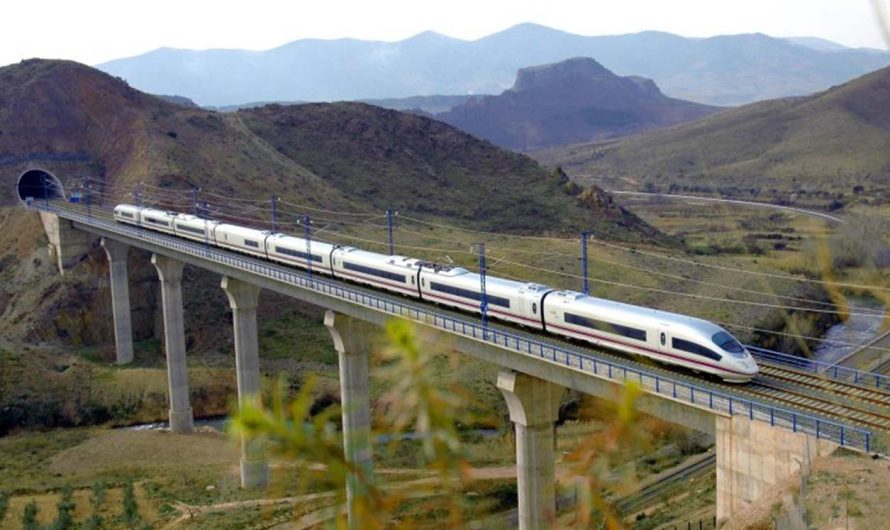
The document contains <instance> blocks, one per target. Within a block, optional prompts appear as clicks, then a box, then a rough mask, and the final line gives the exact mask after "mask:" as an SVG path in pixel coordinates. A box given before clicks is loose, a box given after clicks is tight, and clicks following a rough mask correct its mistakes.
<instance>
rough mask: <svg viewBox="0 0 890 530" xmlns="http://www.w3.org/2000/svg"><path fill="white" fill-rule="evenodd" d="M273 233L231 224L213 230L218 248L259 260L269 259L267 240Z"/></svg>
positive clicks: (217, 226) (219, 225)
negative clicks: (255, 257)
mask: <svg viewBox="0 0 890 530" xmlns="http://www.w3.org/2000/svg"><path fill="white" fill-rule="evenodd" d="M271 235H272V232H270V231H268V230H256V229H253V228H247V227H244V226H238V225H233V224H229V223H220V224H218V225H216V227H215V228H214V230H213V241H214V242H215V243H216V245H217V246H218V247H221V248H227V249H231V250H236V251H238V252H243V253H245V254H250V255H251V256H257V257H259V258H264V259H265V258H268V257H269V256H268V254H267V253H266V240H267V239H268V238H269V236H271Z"/></svg>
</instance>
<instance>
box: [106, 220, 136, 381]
mask: <svg viewBox="0 0 890 530" xmlns="http://www.w3.org/2000/svg"><path fill="white" fill-rule="evenodd" d="M101 244H102V248H104V249H105V254H106V255H107V256H108V274H109V275H110V277H111V312H112V314H113V316H114V346H115V350H116V351H117V364H129V363H131V362H133V325H132V323H131V319H130V285H129V283H130V280H129V277H128V275H127V254H128V253H129V251H130V246H129V245H125V244H123V243H121V242H119V241H115V240H113V239H107V238H104V237H103V238H102V241H101Z"/></svg>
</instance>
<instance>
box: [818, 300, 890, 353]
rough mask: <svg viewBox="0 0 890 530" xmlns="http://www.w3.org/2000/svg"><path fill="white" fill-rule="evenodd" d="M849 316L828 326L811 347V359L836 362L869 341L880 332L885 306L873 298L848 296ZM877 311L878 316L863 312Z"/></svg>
mask: <svg viewBox="0 0 890 530" xmlns="http://www.w3.org/2000/svg"><path fill="white" fill-rule="evenodd" d="M847 302H848V303H849V304H850V313H854V314H851V315H850V318H848V319H847V320H846V322H840V323H838V324H835V325H833V326H831V327H830V328H828V330H827V331H826V332H825V334H824V335H823V336H822V338H823V339H825V340H824V341H823V342H820V343H818V344H817V345H816V347H815V348H814V349H813V359H814V360H817V361H822V362H826V363H834V362H837V360H838V359H840V358H842V357H844V356H845V355H847V354H848V353H850V352H852V351H853V350H855V349H857V348H858V347H859V345H860V344H864V343H866V342H869V341H871V340H872V339H874V338H875V337H877V336H878V334H879V333H880V332H881V324H882V323H883V321H884V314H885V308H884V306H883V305H882V304H881V303H880V302H878V301H877V300H875V299H874V298H865V297H849V298H847ZM866 312H868V313H877V314H878V315H880V317H879V318H875V317H871V316H866V315H865V314H864V313H866Z"/></svg>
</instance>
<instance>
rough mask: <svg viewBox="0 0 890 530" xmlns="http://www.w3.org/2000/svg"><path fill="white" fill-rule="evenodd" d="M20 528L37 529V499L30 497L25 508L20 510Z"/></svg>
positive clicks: (26, 529) (24, 529) (25, 529)
mask: <svg viewBox="0 0 890 530" xmlns="http://www.w3.org/2000/svg"><path fill="white" fill-rule="evenodd" d="M22 529H23V530H38V529H37V501H35V500H33V499H31V502H29V503H28V504H27V505H26V506H25V510H24V511H23V512H22Z"/></svg>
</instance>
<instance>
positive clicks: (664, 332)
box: [655, 324, 671, 352]
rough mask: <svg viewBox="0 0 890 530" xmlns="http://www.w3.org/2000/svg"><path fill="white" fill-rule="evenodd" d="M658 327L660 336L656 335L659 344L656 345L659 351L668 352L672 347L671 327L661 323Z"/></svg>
mask: <svg viewBox="0 0 890 530" xmlns="http://www.w3.org/2000/svg"><path fill="white" fill-rule="evenodd" d="M656 329H657V330H658V336H657V337H656V341H657V344H656V345H655V346H656V348H657V349H658V351H660V352H667V351H668V349H669V348H670V341H671V331H670V327H668V326H666V325H664V324H659V325H658V327H657V328H656Z"/></svg>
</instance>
